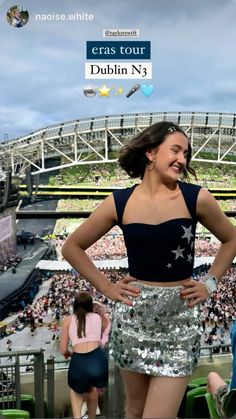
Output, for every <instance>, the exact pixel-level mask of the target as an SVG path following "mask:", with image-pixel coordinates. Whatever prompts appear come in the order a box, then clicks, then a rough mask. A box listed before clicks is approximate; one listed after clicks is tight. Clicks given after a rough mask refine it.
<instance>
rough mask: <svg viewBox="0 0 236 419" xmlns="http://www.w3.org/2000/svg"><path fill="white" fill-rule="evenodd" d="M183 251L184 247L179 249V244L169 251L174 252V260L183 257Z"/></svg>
mask: <svg viewBox="0 0 236 419" xmlns="http://www.w3.org/2000/svg"><path fill="white" fill-rule="evenodd" d="M183 251H184V249H181V248H180V246H178V247H177V249H176V250H171V252H173V253H175V260H176V259H178V258H183V257H184V255H183Z"/></svg>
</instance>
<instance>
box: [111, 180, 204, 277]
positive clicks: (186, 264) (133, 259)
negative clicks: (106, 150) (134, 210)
mask: <svg viewBox="0 0 236 419" xmlns="http://www.w3.org/2000/svg"><path fill="white" fill-rule="evenodd" d="M178 184H179V187H180V190H181V192H182V194H183V198H184V200H185V203H186V206H187V208H188V211H189V213H190V215H191V217H192V218H185V217H183V218H176V219H172V220H168V221H165V222H163V223H160V224H157V225H152V224H144V223H130V224H122V217H123V212H124V209H125V206H126V204H127V202H128V199H129V197H130V196H131V194H132V192H133V191H134V189H135V187H136V186H137V185H134V186H132V187H131V188H126V189H121V190H119V191H116V192H114V193H113V196H114V201H115V205H116V211H117V215H118V223H117V224H118V225H119V226H120V227H121V229H122V231H123V235H124V240H125V244H126V248H127V256H128V264H129V274H130V275H131V276H133V277H135V278H137V279H141V280H143V281H153V282H154V281H156V282H165V281H166V282H167V281H168V282H169V281H170V282H171V281H178V280H182V279H186V278H189V277H190V276H191V275H192V271H193V263H194V240H195V231H196V224H197V221H198V220H197V217H196V203H197V197H198V193H199V191H200V189H201V186H198V185H193V184H190V183H184V182H178Z"/></svg>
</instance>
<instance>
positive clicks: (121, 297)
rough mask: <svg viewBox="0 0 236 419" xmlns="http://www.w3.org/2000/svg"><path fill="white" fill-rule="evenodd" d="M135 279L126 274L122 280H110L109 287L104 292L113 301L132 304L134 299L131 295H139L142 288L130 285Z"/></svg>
mask: <svg viewBox="0 0 236 419" xmlns="http://www.w3.org/2000/svg"><path fill="white" fill-rule="evenodd" d="M132 281H135V278H133V277H132V276H130V275H126V276H125V277H124V278H123V279H122V280H121V281H117V282H116V283H115V284H114V283H113V282H110V283H109V284H108V286H107V288H106V289H105V290H104V292H103V293H104V294H105V296H106V297H107V298H110V299H111V300H113V301H122V302H123V303H125V304H127V305H129V306H132V305H133V303H132V300H131V299H130V298H129V297H138V295H139V293H140V289H139V288H136V287H135V286H134V285H130V282H132Z"/></svg>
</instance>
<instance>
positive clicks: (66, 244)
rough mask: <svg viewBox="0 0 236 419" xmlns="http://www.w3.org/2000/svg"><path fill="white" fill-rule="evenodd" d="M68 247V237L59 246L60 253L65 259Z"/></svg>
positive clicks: (67, 254)
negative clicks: (60, 246)
mask: <svg viewBox="0 0 236 419" xmlns="http://www.w3.org/2000/svg"><path fill="white" fill-rule="evenodd" d="M69 248H70V243H68V239H67V240H66V241H65V243H64V244H63V246H62V248H61V254H62V256H63V257H64V258H65V259H67V258H68V256H69Z"/></svg>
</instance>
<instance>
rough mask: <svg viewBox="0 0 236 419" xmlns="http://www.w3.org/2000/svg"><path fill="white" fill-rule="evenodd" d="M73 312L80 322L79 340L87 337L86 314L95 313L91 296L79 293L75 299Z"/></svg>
mask: <svg viewBox="0 0 236 419" xmlns="http://www.w3.org/2000/svg"><path fill="white" fill-rule="evenodd" d="M73 310H74V314H75V316H76V317H77V320H78V338H82V337H85V336H86V334H85V326H86V314H87V313H92V312H93V299H92V297H91V295H90V294H88V293H87V292H79V294H77V295H76V297H75V300H74V306H73Z"/></svg>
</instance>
